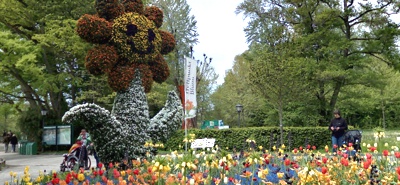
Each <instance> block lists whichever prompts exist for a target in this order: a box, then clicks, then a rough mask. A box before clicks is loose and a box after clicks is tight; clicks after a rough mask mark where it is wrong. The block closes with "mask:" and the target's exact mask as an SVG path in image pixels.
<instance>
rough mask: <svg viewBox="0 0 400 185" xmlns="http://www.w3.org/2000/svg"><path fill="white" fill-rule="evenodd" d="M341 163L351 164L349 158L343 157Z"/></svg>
mask: <svg viewBox="0 0 400 185" xmlns="http://www.w3.org/2000/svg"><path fill="white" fill-rule="evenodd" d="M340 163H341V164H342V165H343V166H348V165H349V160H347V158H342V159H340Z"/></svg>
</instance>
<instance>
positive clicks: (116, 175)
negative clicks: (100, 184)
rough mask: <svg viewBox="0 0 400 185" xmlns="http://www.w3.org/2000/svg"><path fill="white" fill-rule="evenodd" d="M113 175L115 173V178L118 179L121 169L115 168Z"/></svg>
mask: <svg viewBox="0 0 400 185" xmlns="http://www.w3.org/2000/svg"><path fill="white" fill-rule="evenodd" d="M113 175H114V178H116V179H118V177H120V176H121V175H120V173H119V171H118V170H117V169H114V170H113Z"/></svg>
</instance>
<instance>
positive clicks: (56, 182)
mask: <svg viewBox="0 0 400 185" xmlns="http://www.w3.org/2000/svg"><path fill="white" fill-rule="evenodd" d="M51 183H52V184H54V185H55V184H59V183H60V179H59V178H54V179H53V180H51Z"/></svg>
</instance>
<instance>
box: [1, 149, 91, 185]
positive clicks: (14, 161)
mask: <svg viewBox="0 0 400 185" xmlns="http://www.w3.org/2000/svg"><path fill="white" fill-rule="evenodd" d="M90 158H91V161H92V165H93V162H94V161H95V160H94V158H93V156H90ZM0 159H4V160H6V167H5V168H2V169H1V171H0V185H1V184H3V183H4V182H5V181H10V180H11V178H10V172H11V171H12V172H16V173H17V176H19V177H21V176H22V175H23V173H24V169H25V167H26V166H29V173H30V174H31V178H32V179H33V180H34V179H36V177H38V176H39V171H42V172H43V171H45V170H46V173H51V171H53V170H55V171H59V170H60V164H61V162H62V161H63V157H62V155H20V154H19V153H18V152H17V153H5V152H4V147H3V146H0ZM94 163H95V162H94Z"/></svg>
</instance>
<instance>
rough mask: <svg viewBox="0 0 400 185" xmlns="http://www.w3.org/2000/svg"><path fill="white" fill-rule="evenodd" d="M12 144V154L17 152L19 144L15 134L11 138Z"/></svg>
mask: <svg viewBox="0 0 400 185" xmlns="http://www.w3.org/2000/svg"><path fill="white" fill-rule="evenodd" d="M10 143H11V148H12V152H15V148H16V146H17V144H18V138H17V136H16V135H15V134H13V135H12V136H11V139H10Z"/></svg>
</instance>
